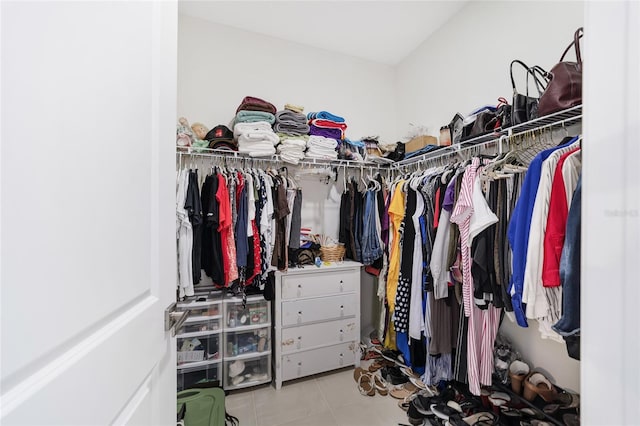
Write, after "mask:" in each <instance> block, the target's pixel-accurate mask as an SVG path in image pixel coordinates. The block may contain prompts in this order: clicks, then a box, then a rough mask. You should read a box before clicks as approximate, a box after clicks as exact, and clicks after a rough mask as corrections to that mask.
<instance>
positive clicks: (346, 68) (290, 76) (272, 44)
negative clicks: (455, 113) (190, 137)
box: [178, 15, 395, 140]
mask: <svg viewBox="0 0 640 426" xmlns="http://www.w3.org/2000/svg"><path fill="white" fill-rule="evenodd" d="M178 62H179V63H178V114H179V115H184V116H186V117H188V118H189V119H190V120H192V121H200V122H202V123H204V124H206V125H207V126H209V128H211V127H213V126H215V125H217V124H228V123H229V121H230V120H231V119H232V118H233V116H234V115H235V111H236V108H237V107H238V105H239V104H240V101H241V100H242V98H243V97H245V96H247V95H250V96H257V97H260V98H263V99H265V100H267V101H269V102H271V103H273V104H274V105H275V106H276V107H277V108H278V109H282V108H283V106H284V104H285V103H294V104H298V105H303V106H304V107H305V111H318V110H327V111H330V112H333V113H335V114H338V115H341V116H343V117H344V118H345V119H346V122H347V125H348V126H349V128H348V129H347V136H348V137H349V138H350V139H358V138H360V137H362V136H367V135H372V134H373V135H380V136H381V137H384V138H386V139H389V140H392V139H393V138H394V137H395V104H394V101H395V91H394V87H393V82H394V69H393V67H391V66H389V65H383V64H378V63H374V62H369V61H365V60H362V59H357V58H354V57H350V56H347V55H342V54H338V53H333V52H329V51H326V50H322V49H316V48H312V47H308V46H303V45H302V44H298V43H293V42H290V41H284V40H280V39H277V38H273V37H266V36H263V35H259V34H255V33H251V32H247V31H242V30H238V29H235V28H231V27H226V26H223V25H219V24H214V23H211V22H208V21H205V20H201V19H197V18H192V17H188V16H184V15H181V16H180V20H179V34H178Z"/></svg>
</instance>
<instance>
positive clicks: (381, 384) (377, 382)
mask: <svg viewBox="0 0 640 426" xmlns="http://www.w3.org/2000/svg"><path fill="white" fill-rule="evenodd" d="M371 377H373V386H374V387H375V389H376V391H378V393H379V394H380V396H387V394H388V393H389V390H388V389H387V381H386V380H385V379H383V378H382V377H380V376H378V375H377V374H372V375H371Z"/></svg>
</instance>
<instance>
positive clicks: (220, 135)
mask: <svg viewBox="0 0 640 426" xmlns="http://www.w3.org/2000/svg"><path fill="white" fill-rule="evenodd" d="M205 139H206V140H208V141H209V142H211V145H213V144H214V143H216V142H233V132H232V131H231V130H230V129H229V128H228V127H227V126H225V125H223V124H219V125H217V126H216V127H214V128H213V129H211V130H209V132H208V133H207V135H206V136H205Z"/></svg>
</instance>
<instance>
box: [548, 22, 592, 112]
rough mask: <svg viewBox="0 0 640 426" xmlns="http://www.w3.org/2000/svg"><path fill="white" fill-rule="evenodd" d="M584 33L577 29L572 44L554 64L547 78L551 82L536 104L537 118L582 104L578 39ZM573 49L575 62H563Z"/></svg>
mask: <svg viewBox="0 0 640 426" xmlns="http://www.w3.org/2000/svg"><path fill="white" fill-rule="evenodd" d="M583 34H584V31H583V29H582V27H580V28H578V29H577V30H576V32H575V34H574V35H573V42H571V44H570V45H569V46H568V47H567V48H566V49H565V51H564V53H563V54H562V57H561V58H560V62H559V63H558V64H556V65H555V66H554V67H553V68H551V71H549V76H550V78H551V81H550V82H549V84H548V85H547V88H546V89H545V91H544V93H542V96H540V101H539V102H538V116H539V117H542V116H545V115H549V114H551V113H554V112H557V111H561V110H563V109H567V108H571V107H574V106H576V105H580V104H582V56H581V55H580V39H581V38H582V36H583ZM571 46H574V47H575V51H576V60H577V62H565V61H564V57H565V56H566V54H567V53H568V52H569V50H570V49H571Z"/></svg>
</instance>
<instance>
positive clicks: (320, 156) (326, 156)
mask: <svg viewBox="0 0 640 426" xmlns="http://www.w3.org/2000/svg"><path fill="white" fill-rule="evenodd" d="M305 156H306V157H307V158H318V159H321V160H337V159H338V153H337V152H335V151H334V152H333V154H328V153H327V154H325V153H321V154H316V153H314V152H308V151H307V152H306V153H305Z"/></svg>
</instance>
